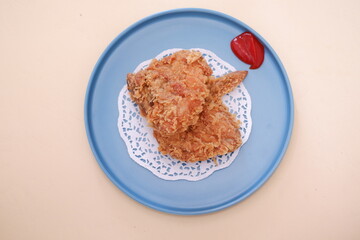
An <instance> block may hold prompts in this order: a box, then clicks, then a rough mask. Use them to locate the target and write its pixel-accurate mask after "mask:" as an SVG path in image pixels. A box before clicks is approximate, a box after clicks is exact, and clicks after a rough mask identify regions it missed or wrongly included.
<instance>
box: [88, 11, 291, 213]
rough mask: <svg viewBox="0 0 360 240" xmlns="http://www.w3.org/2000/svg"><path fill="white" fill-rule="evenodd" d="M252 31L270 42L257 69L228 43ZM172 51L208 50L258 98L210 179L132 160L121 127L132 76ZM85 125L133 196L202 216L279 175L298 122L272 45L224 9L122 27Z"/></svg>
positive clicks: (94, 88) (98, 71)
mask: <svg viewBox="0 0 360 240" xmlns="http://www.w3.org/2000/svg"><path fill="white" fill-rule="evenodd" d="M244 31H250V32H252V33H253V34H255V36H256V37H257V38H258V39H259V40H260V41H261V42H262V43H263V45H264V46H265V60H264V63H263V65H262V66H261V67H260V68H259V69H257V70H249V66H248V65H246V64H244V63H242V62H241V61H240V60H239V59H237V58H236V57H235V55H234V54H233V53H232V51H231V49H230V41H231V40H232V39H233V38H234V37H235V36H237V35H239V34H240V33H242V32H244ZM170 48H185V49H188V48H204V49H209V50H211V51H212V52H214V53H215V54H217V55H218V56H219V57H220V58H221V59H223V60H225V61H226V62H228V63H230V64H231V65H233V66H234V67H235V68H236V69H238V70H248V71H249V74H248V76H247V78H246V79H245V81H244V84H245V86H246V88H247V90H248V91H249V93H250V95H251V99H252V120H253V128H252V132H251V135H250V138H249V140H248V142H247V143H246V144H245V145H244V146H243V147H242V148H241V150H240V153H239V155H238V157H237V158H236V159H235V160H234V162H233V163H232V164H231V165H230V166H229V167H228V168H225V169H222V170H220V171H216V172H214V173H213V174H212V175H211V176H209V177H208V178H206V179H203V180H200V181H197V182H190V181H186V180H178V181H166V180H162V179H160V178H158V177H156V176H155V175H153V174H152V173H151V172H150V171H149V170H147V169H145V168H143V167H141V166H139V165H138V164H137V163H136V162H134V161H133V160H132V159H131V158H130V157H129V154H128V152H127V149H126V146H125V143H124V142H123V140H122V139H121V137H120V135H119V132H118V129H117V119H118V108H117V98H118V95H119V92H120V89H121V88H122V87H123V86H124V85H125V84H126V74H127V73H130V72H133V71H134V69H135V67H136V66H137V65H138V64H139V63H141V62H142V61H144V60H147V59H151V58H153V57H155V56H156V55H157V54H159V53H160V52H162V51H163V50H166V49H170ZM85 126H86V131H87V135H88V139H89V143H90V146H91V148H92V151H93V153H94V155H95V157H96V159H97V161H98V163H99V165H100V166H101V168H102V169H103V171H104V172H105V173H106V175H107V176H108V177H109V178H110V179H111V181H112V182H113V183H114V184H115V185H116V186H117V187H118V188H120V189H121V190H122V191H123V192H125V193H126V194H127V195H129V196H130V197H132V198H133V199H135V200H136V201H138V202H140V203H142V204H144V205H146V206H149V207H151V208H154V209H157V210H160V211H164V212H168V213H175V214H202V213H209V212H214V211H218V210H220V209H223V208H226V207H229V206H231V205H233V204H235V203H237V202H239V201H241V200H243V199H245V198H246V197H248V196H249V195H250V194H252V193H253V192H254V191H255V190H256V189H258V188H259V187H260V186H261V185H262V184H263V183H264V182H265V181H266V180H267V179H268V178H269V177H270V175H271V174H272V173H273V172H274V170H275V169H276V167H277V166H278V164H279V162H280V160H281V158H282V157H283V155H284V153H285V150H286V148H287V145H288V143H289V139H290V136H291V131H292V126H293V99H292V93H291V88H290V84H289V81H288V78H287V75H286V72H285V70H284V68H283V66H282V64H281V62H280V60H279V58H278V57H277V55H276V53H275V52H274V50H273V49H272V48H271V47H270V45H269V44H268V43H267V42H266V41H265V40H264V39H263V38H262V37H261V36H260V35H259V34H258V33H256V32H255V31H254V30H252V29H251V28H250V27H248V26H247V25H245V24H244V23H242V22H240V21H239V20H237V19H235V18H233V17H230V16H227V15H225V14H223V13H219V12H215V11H211V10H205V9H175V10H170V11H166V12H161V13H158V14H155V15H152V16H149V17H147V18H145V19H142V20H140V21H139V22H137V23H135V24H134V25H132V26H130V27H129V28H128V29H126V30H125V31H124V32H122V33H121V34H120V35H119V36H118V37H117V38H116V39H115V40H114V41H113V42H112V43H111V44H110V45H109V46H108V47H107V49H106V50H105V52H104V53H103V54H102V56H101V57H100V59H99V60H98V62H97V64H96V66H95V69H94V71H93V73H92V76H91V78H90V82H89V85H88V89H87V94H86V99H85Z"/></svg>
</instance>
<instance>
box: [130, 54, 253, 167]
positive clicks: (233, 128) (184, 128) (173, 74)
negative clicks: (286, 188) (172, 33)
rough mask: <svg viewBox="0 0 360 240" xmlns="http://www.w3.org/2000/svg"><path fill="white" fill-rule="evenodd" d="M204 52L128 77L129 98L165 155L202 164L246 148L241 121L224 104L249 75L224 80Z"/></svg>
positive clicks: (168, 59) (237, 74) (176, 57)
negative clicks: (240, 129) (136, 106)
mask: <svg viewBox="0 0 360 240" xmlns="http://www.w3.org/2000/svg"><path fill="white" fill-rule="evenodd" d="M211 74H212V70H211V68H210V67H209V65H208V64H207V63H206V61H205V60H204V59H203V58H202V56H201V53H199V52H195V51H189V50H182V51H179V52H176V53H174V54H173V55H171V56H168V57H165V58H164V59H162V60H160V61H159V60H153V61H152V62H151V64H150V66H149V67H148V68H147V69H145V70H141V71H139V72H138V73H136V74H128V76H127V83H128V89H129V92H130V96H131V98H132V100H133V101H135V102H136V103H137V104H138V105H139V108H140V111H141V114H142V115H143V116H145V117H146V118H147V120H148V121H149V123H150V124H151V125H152V127H153V128H154V136H155V138H156V139H157V141H158V142H159V150H160V151H161V153H163V154H169V155H170V156H172V157H174V158H176V159H179V160H182V161H190V162H195V161H202V160H206V159H209V158H214V157H216V156H218V155H223V154H226V153H228V152H232V151H234V150H236V149H237V148H239V147H240V146H241V136H240V131H239V127H240V122H239V121H237V120H236V118H235V116H234V115H233V114H231V113H230V112H229V110H228V108H227V107H226V106H225V105H224V104H223V103H222V100H221V97H222V96H223V95H225V94H226V93H229V92H230V91H232V90H233V89H234V88H235V87H236V86H237V85H239V84H240V83H241V82H242V81H243V80H244V78H245V77H246V75H247V71H236V72H233V73H229V74H227V75H225V76H223V77H220V78H217V79H216V78H214V77H212V76H211Z"/></svg>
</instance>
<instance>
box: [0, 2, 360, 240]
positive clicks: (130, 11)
mask: <svg viewBox="0 0 360 240" xmlns="http://www.w3.org/2000/svg"><path fill="white" fill-rule="evenodd" d="M101 2H102V3H100V1H99V2H95V1H76V2H73V1H52V2H51V1H45V0H44V1H15V0H7V1H4V0H2V1H0V53H1V54H0V69H1V71H0V109H1V117H0V239H4V240H5V239H6V240H7V239H9V240H10V239H37V240H39V239H195V237H196V238H197V239H360V230H359V229H360V207H359V202H360V188H359V183H360V174H359V170H360V141H359V135H360V128H359V123H360V100H359V94H358V92H359V89H360V77H359V76H360V71H359V69H360V68H359V66H358V63H359V56H360V44H359V42H360V30H359V24H360V17H359V16H360V15H359V12H360V2H359V1H357V0H354V1H350V0H345V1H329V0H326V1H325V0H324V1H313V0H309V1H272V3H270V1H269V2H268V1H263V2H257V3H254V2H253V1H243V2H241V1H235V0H234V1H230V0H229V1H226V0H225V1H219V0H217V1H210V2H208V1H206V0H203V1H194V0H192V1H190V0H182V1H179V3H172V1H169V0H162V1H159V0H154V1H152V3H151V4H146V8H145V7H143V6H145V5H143V4H142V3H144V2H145V0H143V1H140V0H138V1H128V2H125V1H124V2H121V1H119V0H116V1H101ZM141 2H142V3H141ZM180 2H181V3H180ZM314 2H315V3H314ZM189 6H192V7H204V8H210V9H214V10H218V11H222V12H224V13H227V14H230V15H232V16H234V17H236V18H238V19H240V20H242V21H244V22H246V23H247V24H249V25H250V26H251V27H253V28H254V29H256V30H257V31H258V32H259V33H261V34H262V36H263V37H264V38H265V39H267V40H268V42H269V43H270V44H271V45H272V46H273V48H274V49H275V50H276V52H277V53H278V55H279V56H280V58H281V59H282V61H283V63H284V65H285V67H286V69H287V72H288V74H289V77H290V80H291V84H292V88H293V93H294V98H295V126H294V131H293V136H292V140H291V143H290V146H289V149H288V151H287V153H286V156H285V158H284V159H283V162H282V163H281V165H280V167H279V168H278V170H277V171H276V173H275V174H274V175H273V177H272V178H271V179H270V180H269V181H268V182H267V183H266V184H265V185H264V186H263V187H262V188H261V189H260V190H259V191H257V192H256V193H255V194H254V195H253V196H251V197H250V198H248V199H247V200H246V201H244V202H242V203H240V204H237V205H235V206H233V207H231V208H228V209H226V210H224V211H221V212H217V213H213V214H208V215H202V216H192V217H187V216H175V215H169V214H165V213H161V212H157V211H155V210H152V209H149V208H147V207H144V206H142V205H141V204H139V203H137V202H135V201H134V200H132V199H130V198H129V197H127V196H126V195H125V194H123V193H122V192H121V191H120V190H118V189H117V188H116V187H115V186H114V185H113V184H112V183H111V182H110V181H109V180H108V179H107V177H106V176H105V174H104V173H103V172H102V171H101V169H100V168H99V166H98V164H97V163H96V161H95V159H94V157H93V155H92V153H91V150H90V147H89V145H88V142H87V139H86V134H85V129H84V122H83V103H84V95H85V89H86V86H87V83H88V79H89V76H90V73H91V71H92V68H93V66H94V64H95V62H96V61H97V59H98V57H99V55H100V54H101V52H102V51H103V50H104V48H105V47H106V46H107V44H108V43H109V42H110V41H111V40H112V39H113V38H114V37H115V36H116V35H117V34H118V33H119V32H121V31H122V30H124V28H126V27H127V26H129V25H130V24H132V23H133V22H134V21H136V20H139V19H140V18H143V17H145V16H147V15H149V14H152V13H155V12H158V11H162V10H167V9H171V8H177V7H189Z"/></svg>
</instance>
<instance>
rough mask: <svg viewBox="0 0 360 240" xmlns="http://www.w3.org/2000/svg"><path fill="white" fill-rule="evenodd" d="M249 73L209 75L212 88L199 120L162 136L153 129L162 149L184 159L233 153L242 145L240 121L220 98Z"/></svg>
mask: <svg viewBox="0 0 360 240" xmlns="http://www.w3.org/2000/svg"><path fill="white" fill-rule="evenodd" d="M246 75H247V71H237V72H232V73H229V74H227V75H225V76H223V77H221V78H218V79H215V78H209V81H208V83H207V86H208V88H209V90H210V94H209V96H208V97H207V98H206V103H205V105H204V110H203V111H202V112H201V114H200V118H199V120H198V121H197V123H196V124H195V125H193V126H190V127H189V128H188V130H187V131H185V132H181V133H176V134H173V135H170V136H169V135H168V136H166V135H163V134H162V133H161V131H157V130H154V136H155V138H156V139H157V141H158V142H159V145H160V146H159V151H160V152H161V153H163V154H169V155H170V156H172V157H173V158H176V159H179V160H182V161H190V162H196V161H203V160H207V159H209V158H214V157H216V156H218V155H223V154H226V153H228V152H233V151H235V150H236V149H237V148H239V147H240V146H241V144H242V142H241V136H240V131H239V127H240V121H238V120H236V118H235V116H234V115H233V114H231V113H230V112H229V110H228V108H227V107H226V106H225V105H224V104H223V103H222V100H221V97H222V96H223V95H225V94H226V93H229V92H231V91H232V90H233V89H234V88H235V87H236V86H237V85H238V84H240V83H241V82H242V81H243V80H244V78H245V77H246Z"/></svg>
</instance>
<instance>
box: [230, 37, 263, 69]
mask: <svg viewBox="0 0 360 240" xmlns="http://www.w3.org/2000/svg"><path fill="white" fill-rule="evenodd" d="M230 46H231V50H232V51H233V53H234V54H235V55H236V56H237V57H238V58H239V59H240V60H241V61H243V62H244V63H247V64H250V69H257V68H259V67H260V66H261V64H262V63H263V61H264V46H263V45H262V44H261V43H260V42H259V40H257V38H256V37H255V36H254V35H253V34H252V33H250V32H244V33H242V34H240V35H239V36H237V37H235V38H234V39H233V40H232V41H231V44H230Z"/></svg>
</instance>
